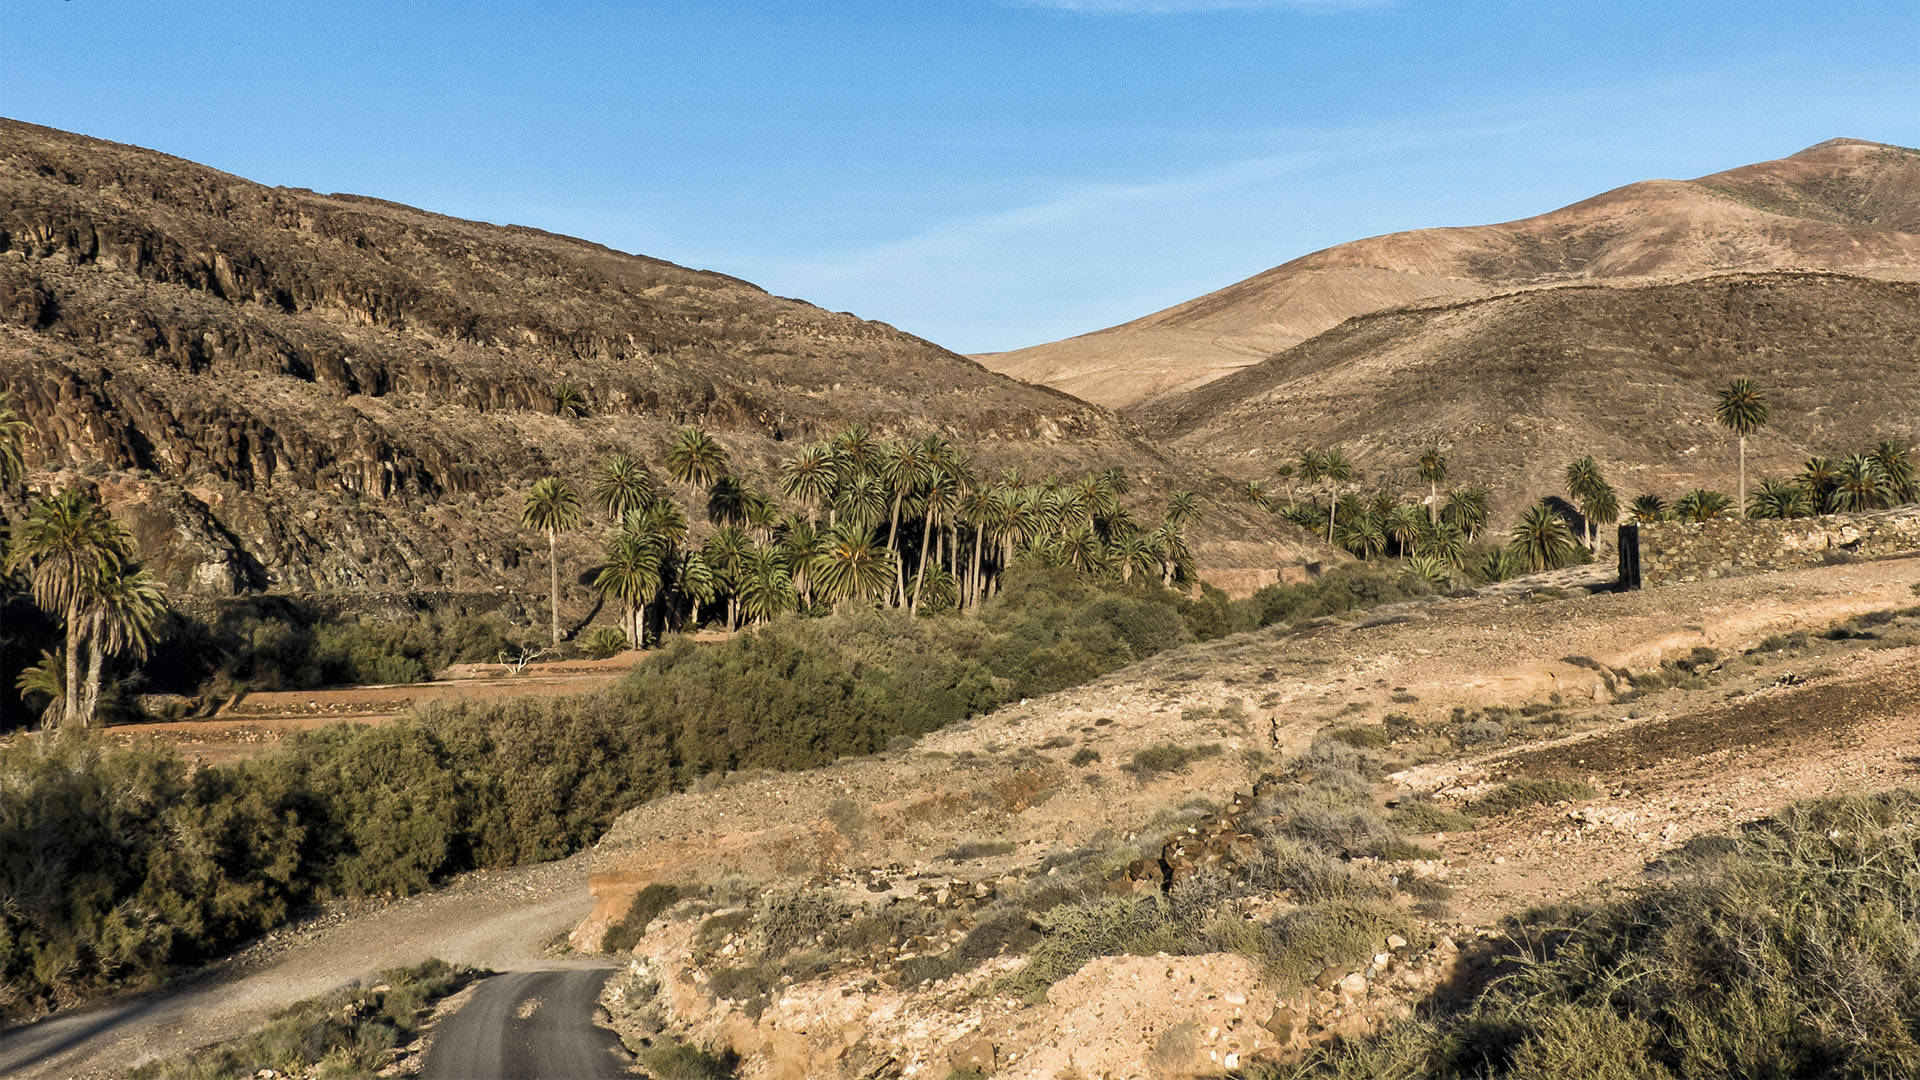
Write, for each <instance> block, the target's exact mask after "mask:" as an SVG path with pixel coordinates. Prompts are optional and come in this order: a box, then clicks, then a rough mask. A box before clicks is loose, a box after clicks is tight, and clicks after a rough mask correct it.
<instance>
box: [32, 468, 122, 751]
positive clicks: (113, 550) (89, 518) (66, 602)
mask: <svg viewBox="0 0 1920 1080" xmlns="http://www.w3.org/2000/svg"><path fill="white" fill-rule="evenodd" d="M132 546H133V541H132V537H131V536H130V535H129V534H128V533H127V531H126V529H124V528H122V527H121V526H120V524H119V523H118V522H116V521H114V520H113V519H112V518H111V517H109V516H107V512H106V510H105V509H104V508H102V507H101V506H100V504H99V503H96V502H94V501H93V500H92V499H91V498H88V497H87V496H86V495H83V494H81V492H80V491H79V489H77V488H71V487H69V488H63V489H61V491H60V492H59V493H58V494H55V495H51V496H48V497H46V498H43V499H41V500H40V501H39V502H37V503H36V504H34V507H33V509H31V510H29V511H28V512H27V516H26V518H25V519H24V520H22V521H21V522H20V524H19V525H18V526H17V527H16V528H15V530H14V535H13V543H12V545H11V547H10V550H9V551H8V553H7V568H8V569H9V570H22V569H24V570H26V571H27V574H28V580H29V582H30V583H31V590H32V594H33V599H34V602H35V603H37V604H39V605H40V606H41V607H42V608H43V609H45V610H46V611H48V612H49V613H52V614H55V615H58V616H59V617H60V620H61V624H62V626H63V627H64V629H65V631H66V654H65V660H66V669H67V670H66V693H65V695H64V697H63V712H62V722H63V723H65V724H76V723H80V722H82V715H83V714H82V712H81V707H82V703H83V701H84V698H83V696H82V690H81V685H80V656H81V653H82V651H83V650H84V649H85V647H86V637H87V632H88V629H89V626H88V620H87V617H86V616H87V606H88V604H89V603H90V602H91V599H92V597H93V596H94V595H95V594H96V592H97V591H98V590H99V589H100V587H101V583H102V582H103V581H104V580H105V579H107V578H109V577H111V576H113V575H116V574H118V573H120V571H121V569H122V567H123V566H124V564H125V563H126V561H127V557H128V555H129V553H130V552H131V550H132Z"/></svg>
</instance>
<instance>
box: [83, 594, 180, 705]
mask: <svg viewBox="0 0 1920 1080" xmlns="http://www.w3.org/2000/svg"><path fill="white" fill-rule="evenodd" d="M166 610H167V601H166V597H165V596H163V595H162V594H161V592H160V586H159V584H158V583H157V582H155V581H154V580H153V575H152V574H149V573H148V572H147V571H145V570H142V569H138V568H136V567H133V566H131V565H130V564H127V563H121V564H120V565H119V566H116V567H115V568H114V569H113V570H112V571H110V572H109V573H107V574H105V575H102V576H101V577H100V578H99V579H98V580H96V581H95V582H94V583H93V585H92V587H91V588H90V589H88V597H87V617H88V619H89V620H90V622H91V626H90V629H89V631H88V645H87V684H86V691H85V694H84V696H83V697H82V698H81V699H80V724H81V726H82V727H85V726H88V725H90V724H92V723H93V720H94V717H95V715H96V714H97V713H98V712H99V709H100V680H101V671H102V669H103V668H104V667H105V661H106V659H107V658H108V657H114V656H122V655H125V654H127V653H132V654H133V656H134V657H135V658H136V659H139V660H145V659H146V658H147V652H148V650H149V649H151V648H152V647H153V643H154V641H155V640H156V639H157V638H158V636H159V630H160V619H161V616H163V615H165V614H166Z"/></svg>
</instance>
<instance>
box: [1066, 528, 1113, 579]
mask: <svg viewBox="0 0 1920 1080" xmlns="http://www.w3.org/2000/svg"><path fill="white" fill-rule="evenodd" d="M1060 561H1061V562H1062V563H1063V564H1065V565H1066V566H1068V567H1070V568H1072V569H1074V570H1078V571H1080V572H1081V573H1083V574H1099V573H1103V572H1105V570H1106V569H1107V551H1106V545H1104V544H1102V543H1101V542H1100V534H1098V533H1096V532H1094V531H1093V527H1092V526H1090V525H1085V524H1081V525H1075V526H1074V527H1073V528H1071V529H1068V530H1067V531H1066V532H1065V533H1064V534H1062V535H1061V537H1060Z"/></svg>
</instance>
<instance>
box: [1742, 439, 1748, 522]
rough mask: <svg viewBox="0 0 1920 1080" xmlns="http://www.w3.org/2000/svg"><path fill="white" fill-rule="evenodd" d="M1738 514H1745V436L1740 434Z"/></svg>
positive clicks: (1743, 515) (1744, 515)
mask: <svg viewBox="0 0 1920 1080" xmlns="http://www.w3.org/2000/svg"><path fill="white" fill-rule="evenodd" d="M1740 516H1741V517H1746V516H1747V437H1746V436H1745V435H1742V436H1740Z"/></svg>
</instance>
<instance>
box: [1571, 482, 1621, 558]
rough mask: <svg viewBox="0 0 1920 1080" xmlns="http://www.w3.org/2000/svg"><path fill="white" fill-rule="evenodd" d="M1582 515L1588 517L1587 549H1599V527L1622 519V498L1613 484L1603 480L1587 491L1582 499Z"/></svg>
mask: <svg viewBox="0 0 1920 1080" xmlns="http://www.w3.org/2000/svg"><path fill="white" fill-rule="evenodd" d="M1580 516H1581V517H1583V518H1586V519H1587V550H1588V551H1594V550H1597V549H1598V548H1597V545H1598V543H1599V536H1598V535H1597V532H1596V530H1597V529H1598V527H1599V526H1601V525H1613V524H1616V523H1618V522H1619V520H1620V499H1619V496H1617V495H1615V494H1614V493H1613V485H1611V484H1608V483H1607V482H1606V481H1604V480H1603V481H1601V482H1600V486H1599V487H1597V488H1595V489H1594V490H1593V491H1591V492H1589V493H1587V495H1586V496H1585V497H1584V498H1582V499H1581V500H1580Z"/></svg>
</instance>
